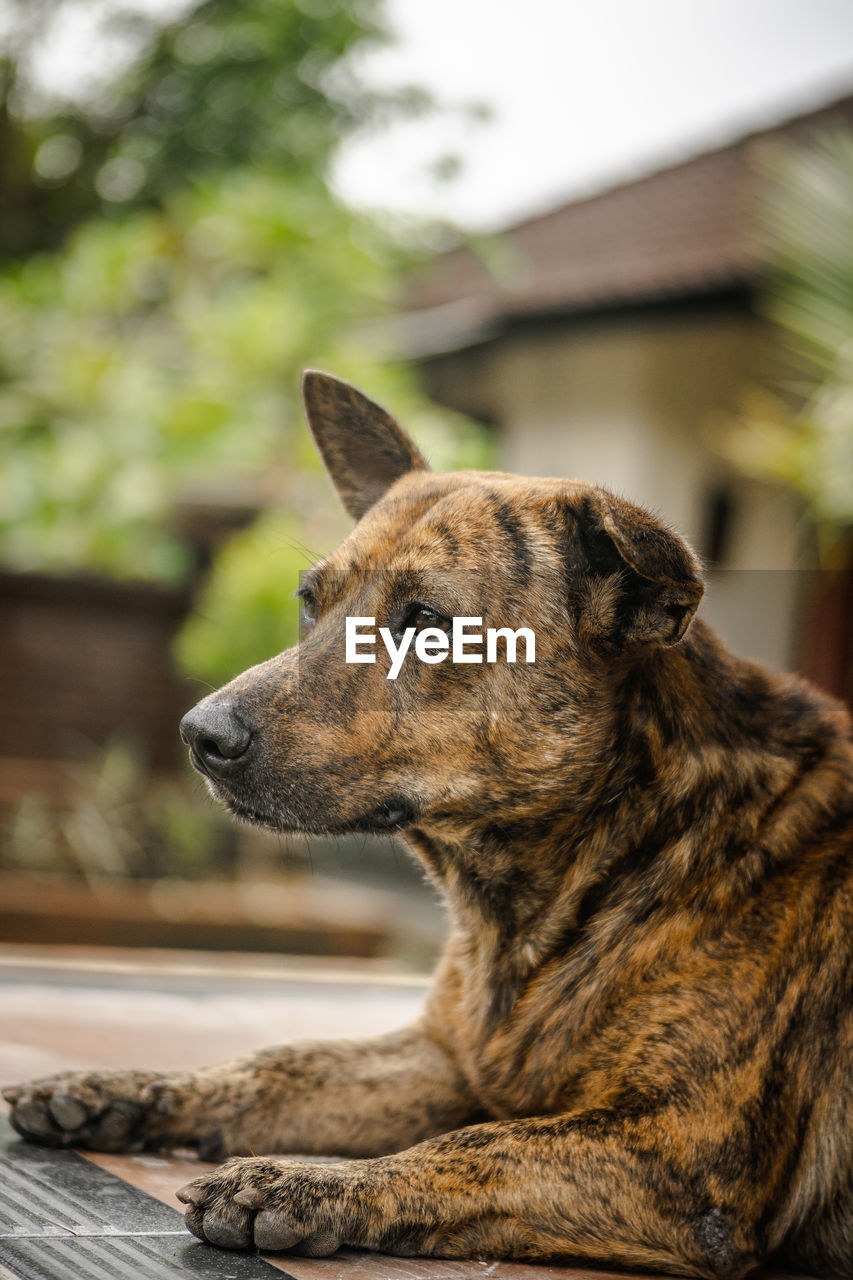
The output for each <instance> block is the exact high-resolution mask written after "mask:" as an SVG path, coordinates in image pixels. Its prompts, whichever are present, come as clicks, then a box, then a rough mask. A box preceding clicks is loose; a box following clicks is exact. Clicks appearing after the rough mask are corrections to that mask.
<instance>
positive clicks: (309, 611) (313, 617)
mask: <svg viewBox="0 0 853 1280" xmlns="http://www.w3.org/2000/svg"><path fill="white" fill-rule="evenodd" d="M296 594H297V595H298V596H299V599H300V600H301V601H302V621H303V622H304V624H305V625H306V626H307V627H311V626H313V625H314V623H315V622H316V621H317V597H316V596H315V595H314V592H313V591H312V590H311V588H310V587H300V588H299V590H298V591H297V592H296Z"/></svg>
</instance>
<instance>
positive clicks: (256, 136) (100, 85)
mask: <svg viewBox="0 0 853 1280" xmlns="http://www.w3.org/2000/svg"><path fill="white" fill-rule="evenodd" d="M70 8H71V6H69V5H67V4H66V5H65V6H64V9H63V5H62V4H61V3H60V0H5V4H4V6H3V9H2V10H0V19H2V26H0V33H2V44H3V48H4V54H5V56H4V58H3V61H2V65H0V185H2V188H3V192H4V200H3V205H2V209H0V258H2V257H8V256H27V255H29V254H31V253H33V252H34V251H36V250H38V249H42V248H50V247H56V246H57V245H58V244H59V243H61V241H62V240H63V238H64V237H65V235H66V234H67V232H68V230H69V229H70V228H71V227H73V226H75V225H76V224H78V223H79V222H80V221H81V220H83V219H86V218H88V217H89V216H91V215H92V214H96V213H97V214H107V215H116V214H123V213H124V212H126V211H127V210H129V209H132V208H135V207H139V206H141V205H155V206H156V205H159V204H161V203H162V202H163V200H164V199H166V198H167V197H168V196H170V195H171V194H172V192H173V191H174V190H175V188H176V187H177V186H181V185H189V184H191V183H192V182H194V181H196V180H198V179H202V180H204V181H209V180H210V179H211V178H213V177H215V176H217V175H219V176H221V175H222V174H224V173H227V172H228V171H230V170H231V169H234V168H251V167H254V166H258V167H260V168H262V169H263V168H274V169H275V171H276V172H277V173H279V174H282V175H284V176H287V175H288V174H293V173H302V172H306V171H309V170H310V171H311V172H313V173H314V174H315V175H317V176H320V177H322V176H324V175H325V172H326V168H327V165H328V161H329V159H330V157H331V155H332V153H333V151H334V150H335V148H336V147H337V145H338V143H339V142H340V139H341V137H342V136H344V135H346V133H347V132H349V131H350V130H352V129H354V128H357V127H359V126H361V125H362V124H364V123H365V122H366V121H374V122H375V121H376V120H377V118H380V117H381V116H382V115H384V114H385V113H388V112H392V113H399V112H401V111H406V112H409V113H412V112H419V111H423V110H426V109H427V108H428V107H429V106H430V102H429V99H428V97H427V95H426V94H424V93H423V91H421V90H418V89H416V88H411V87H403V88H400V89H398V90H389V91H388V92H387V93H386V94H377V93H372V92H368V91H367V90H366V89H365V88H363V87H362V86H361V85H360V83H359V81H358V78H357V77H356V76H355V75H354V73H353V71H352V59H353V55H354V54H355V53H357V52H360V51H362V50H363V49H365V48H368V47H371V46H374V45H376V44H378V43H381V42H384V41H385V40H387V38H388V36H387V31H386V29H385V24H384V15H383V3H382V0H202V2H201V3H194V4H193V3H191V4H189V5H188V4H186V3H184V4H177V3H176V5H175V7H174V17H173V18H172V20H170V21H166V22H164V21H163V18H162V16H155V15H154V14H153V13H152V12H148V13H146V12H145V11H144V10H143V9H141V8H140V7H139V6H138V5H135V4H132V3H125V4H123V5H122V4H116V3H113V2H112V0H88V3H87V4H86V5H85V9H84V6H81V5H79V4H78V5H77V18H78V23H79V21H80V19H83V18H85V20H86V21H87V22H88V24H89V26H91V27H92V29H93V31H94V32H95V33H97V34H96V36H95V39H94V42H95V44H96V45H99V46H100V57H98V50H97V49H96V50H95V51H94V56H93V57H92V58H91V59H90V66H91V67H94V68H97V67H99V66H101V67H103V66H104V65H106V67H107V68H109V67H113V66H114V67H116V70H114V71H113V72H112V73H110V71H109V70H105V71H102V72H101V74H100V75H97V76H95V77H94V78H93V80H92V83H91V84H90V85H89V89H88V92H86V93H83V94H82V95H81V94H80V93H78V94H77V95H76V96H75V97H74V98H69V97H68V96H67V95H66V97H65V98H64V99H57V97H56V96H55V94H54V95H50V96H48V94H47V93H46V91H45V88H44V85H43V84H41V85H40V84H39V82H38V78H37V76H36V75H35V74H34V66H35V64H36V63H37V54H38V50H39V47H40V46H41V45H43V44H44V42H45V40H47V39H49V38H50V37H51V34H52V32H54V31H55V30H56V24H57V21H58V20H61V19H62V17H63V16H65V17H67V16H68V10H69V9H70Z"/></svg>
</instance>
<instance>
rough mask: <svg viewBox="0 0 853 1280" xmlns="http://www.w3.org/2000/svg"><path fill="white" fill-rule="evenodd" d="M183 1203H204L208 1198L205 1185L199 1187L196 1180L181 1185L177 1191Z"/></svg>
mask: <svg viewBox="0 0 853 1280" xmlns="http://www.w3.org/2000/svg"><path fill="white" fill-rule="evenodd" d="M175 1195H176V1196H177V1197H178V1199H179V1200H180V1202H181V1204H194V1205H200V1204H204V1202H205V1200H206V1199H207V1193H206V1191H205V1190H204V1188H203V1187H199V1186H197V1185H196V1184H195V1182H188V1183H187V1184H186V1186H184V1187H181V1188H180V1189H179V1190H178V1191H176V1192H175Z"/></svg>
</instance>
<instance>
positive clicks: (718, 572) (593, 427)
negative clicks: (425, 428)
mask: <svg viewBox="0 0 853 1280" xmlns="http://www.w3.org/2000/svg"><path fill="white" fill-rule="evenodd" d="M766 350H767V348H766V344H765V343H764V342H763V341H762V335H761V330H760V327H759V324H758V322H757V321H756V320H755V319H754V318H753V317H752V316H750V315H749V313H748V312H747V311H746V309H745V308H743V307H740V308H738V307H735V306H732V307H731V308H729V309H721V308H719V307H716V308H709V310H708V311H707V312H702V311H698V310H695V309H692V308H691V309H690V310H685V311H684V312H676V311H668V312H666V313H662V314H643V315H641V316H637V315H627V316H625V317H621V318H616V317H614V318H611V319H600V320H595V321H587V322H584V323H581V322H577V321H576V322H573V323H570V324H568V323H567V324H563V325H558V324H556V323H551V324H548V325H547V326H545V325H542V326H538V327H535V328H534V327H530V328H526V329H521V330H519V331H517V332H516V333H515V334H509V335H507V336H505V337H504V338H502V339H500V340H499V341H497V342H493V343H491V344H489V345H487V346H484V347H481V348H479V349H477V350H476V351H472V352H460V353H457V354H456V355H455V356H452V357H446V358H445V359H444V360H443V361H437V362H434V363H433V365H432V367H431V368H430V369H428V370H427V371H426V377H427V385H428V386H429V387H430V389H431V390H432V391H433V392H434V393H435V394H436V395H437V398H439V399H441V400H443V401H444V402H446V403H452V404H455V405H456V406H457V407H461V408H466V409H468V411H472V410H473V411H475V412H477V411H479V413H480V415H481V416H484V417H488V418H489V419H491V420H493V421H494V422H495V425H496V427H497V429H498V432H499V459H500V462H499V465H501V466H502V467H504V468H505V469H506V470H508V471H514V472H519V473H521V474H524V475H549V474H550V475H554V476H575V477H580V478H583V479H586V480H591V481H594V482H595V483H597V484H602V485H605V486H607V487H608V488H612V489H615V490H616V491H618V492H619V493H621V494H623V495H624V496H625V497H628V498H631V499H632V500H634V501H636V502H639V503H641V504H642V505H644V506H646V507H649V508H651V509H652V510H654V511H655V512H657V513H658V514H659V515H661V516H662V517H663V518H664V519H665V520H666V521H667V522H668V523H670V524H672V525H673V526H675V527H676V528H677V529H679V530H680V531H681V532H683V533H685V534H686V535H687V537H688V538H689V539H690V540H691V541H692V543H693V545H694V546H696V547H697V549H698V550H699V551H700V553H703V554H705V555H706V556H707V554H708V552H709V550H710V548H709V546H708V539H709V532H708V531H709V525H710V521H711V511H712V504H713V502H714V500H715V498H716V499H717V500H719V499H720V498H721V497H722V498H723V499H724V500H725V501H727V503H728V506H729V519H728V526H727V527H728V537H727V538H726V539H725V544H724V546H723V547H722V556H721V559H720V561H719V567H718V568H715V569H713V570H712V571H711V572H710V573H709V585H708V594H707V597H706V600H705V603H704V605H703V613H704V615H705V616H706V617H707V619H708V620H709V621H710V622H711V623H712V625H714V626H716V627H717V629H718V630H719V631H720V632H721V634H722V635H723V636H724V638H725V639H726V641H727V643H728V644H729V645H730V646H731V647H732V648H733V649H734V650H735V651H736V652H738V653H740V654H741V655H743V656H746V657H755V658H758V659H760V660H762V661H765V662H769V663H771V664H772V665H774V666H778V667H789V666H792V665H794V663H795V661H796V656H797V652H796V651H797V646H798V639H799V635H798V630H799V628H798V620H799V616H800V612H801V610H800V593H801V589H802V578H803V575H802V573H800V572H798V570H799V569H800V568H801V567H802V563H801V558H800V549H799V547H798V510H797V505H796V502H795V500H794V499H793V498H792V497H791V496H790V495H789V494H787V493H786V492H784V491H782V490H780V489H778V488H777V487H775V486H770V485H767V484H764V483H760V482H756V481H751V480H748V479H744V478H742V477H740V476H738V475H736V474H735V473H734V471H733V469H732V468H731V467H730V465H729V464H728V463H727V462H726V461H725V460H724V459H723V458H722V457H721V455H720V452H719V444H720V441H721V437H722V432H723V423H724V421H725V419H726V416H727V415H733V414H734V413H735V412H736V411H737V408H738V406H739V403H740V396H741V393H742V390H743V387H744V386H745V385H747V384H748V383H749V382H752V381H754V380H755V379H756V378H758V377H760V376H761V374H762V371H764V372H766V361H767V355H766V354H765V352H766Z"/></svg>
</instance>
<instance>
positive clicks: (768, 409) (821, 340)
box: [729, 131, 853, 549]
mask: <svg viewBox="0 0 853 1280" xmlns="http://www.w3.org/2000/svg"><path fill="white" fill-rule="evenodd" d="M764 177H765V179H766V181H767V187H766V195H765V199H764V202H763V206H762V223H763V226H764V230H765V236H766V239H767V244H768V247H769V251H770V256H771V262H772V270H771V274H770V277H769V280H768V286H767V290H766V296H765V311H766V313H767V315H768V317H769V318H770V319H771V320H772V321H773V322H774V324H775V325H776V326H777V328H778V330H779V333H780V334H781V337H782V340H783V343H784V345H785V348H786V350H787V352H788V356H789V359H791V361H792V363H793V365H794V369H795V375H796V376H795V378H794V379H792V380H791V381H789V382H788V383H786V384H785V385H784V386H782V387H780V388H779V389H778V390H777V391H776V392H766V391H765V392H759V393H752V395H751V396H750V398H749V400H748V402H747V405H746V414H745V417H746V421H745V422H744V424H743V425H742V426H741V427H740V429H739V430H737V431H736V432H735V433H734V434H733V436H732V438H731V441H730V446H729V452H730V453H731V456H732V457H733V458H734V460H735V461H736V462H737V463H738V464H739V465H740V466H741V467H742V468H743V469H744V470H746V471H748V472H750V473H752V474H757V475H765V476H772V477H773V478H775V479H777V480H780V481H782V482H783V483H784V484H786V485H789V486H790V487H792V488H794V489H796V490H797V491H798V492H800V493H801V494H802V495H803V496H804V497H805V499H806V502H807V504H808V509H809V512H810V514H811V517H812V519H813V520H814V522H815V524H816V525H817V528H818V530H819V533H820V534H821V536H822V542H823V545H824V547H825V548H827V549H829V548H831V547H832V545H834V544H836V543H838V542H843V541H844V540H845V539H846V538H847V537H849V535H850V534H851V533H853V134H851V133H850V132H849V131H836V132H828V133H824V134H821V135H818V136H816V137H815V138H813V139H812V140H811V142H810V143H809V145H808V146H807V147H802V146H800V147H782V146H780V147H779V148H778V149H775V150H773V151H771V152H770V153H768V154H767V156H766V159H765V164H764Z"/></svg>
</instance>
